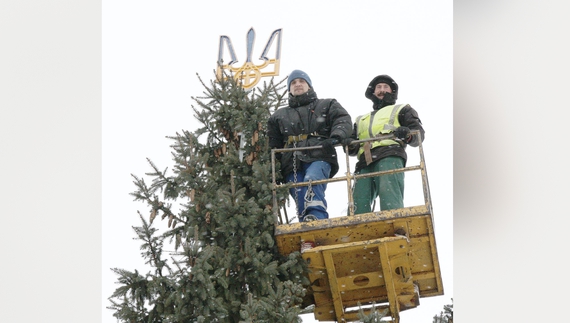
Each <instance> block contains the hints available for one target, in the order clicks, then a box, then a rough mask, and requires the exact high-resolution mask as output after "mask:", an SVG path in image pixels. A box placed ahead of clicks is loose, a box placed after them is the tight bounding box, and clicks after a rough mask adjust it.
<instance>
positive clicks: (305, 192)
mask: <svg viewBox="0 0 570 323" xmlns="http://www.w3.org/2000/svg"><path fill="white" fill-rule="evenodd" d="M287 89H288V90H289V105H288V106H286V107H283V108H280V109H278V110H277V111H275V113H273V115H271V117H270V118H269V120H268V122H267V132H268V136H269V147H270V148H271V149H273V148H284V147H287V148H291V147H312V146H322V148H321V149H310V150H300V151H296V152H284V153H282V154H280V155H279V156H278V158H279V161H280V162H281V175H282V176H283V179H284V180H285V182H287V183H289V182H294V183H300V182H309V181H316V180H321V179H327V178H332V177H333V176H334V175H335V174H336V173H337V172H338V169H339V166H338V160H337V156H336V150H335V145H336V144H339V143H341V142H342V141H343V140H344V139H346V138H349V137H350V135H351V134H352V120H351V118H350V115H349V114H348V112H347V111H346V110H345V109H344V108H343V107H342V106H341V105H340V103H338V102H337V101H336V100H335V99H319V98H317V94H316V93H315V91H314V89H313V84H312V83H311V78H310V77H309V75H307V73H305V72H303V71H301V70H294V71H293V72H291V74H289V77H288V79H287ZM326 187H327V186H326V184H319V185H308V186H300V187H296V188H292V189H291V190H290V193H291V196H292V197H293V198H294V199H295V203H296V206H297V214H298V216H299V221H300V222H303V221H304V222H308V221H314V220H320V219H328V217H329V215H328V212H327V202H326V200H325V190H326Z"/></svg>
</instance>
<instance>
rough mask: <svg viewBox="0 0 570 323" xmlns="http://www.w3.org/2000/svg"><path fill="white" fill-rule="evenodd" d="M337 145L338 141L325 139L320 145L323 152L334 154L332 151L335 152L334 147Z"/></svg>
mask: <svg viewBox="0 0 570 323" xmlns="http://www.w3.org/2000/svg"><path fill="white" fill-rule="evenodd" d="M338 143H339V141H338V139H336V138H327V139H325V140H323V142H322V143H321V145H322V146H323V150H324V151H328V152H334V150H335V149H334V145H336V144H338Z"/></svg>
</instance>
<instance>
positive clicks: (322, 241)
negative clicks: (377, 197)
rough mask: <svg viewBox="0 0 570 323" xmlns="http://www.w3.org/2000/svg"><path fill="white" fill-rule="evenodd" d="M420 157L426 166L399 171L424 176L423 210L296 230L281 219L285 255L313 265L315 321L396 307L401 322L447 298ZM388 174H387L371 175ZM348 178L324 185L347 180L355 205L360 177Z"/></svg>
mask: <svg viewBox="0 0 570 323" xmlns="http://www.w3.org/2000/svg"><path fill="white" fill-rule="evenodd" d="M389 136H391V135H389ZM384 137H386V136H383V137H379V138H377V139H372V140H381V139H385V138H384ZM363 141H365V140H363ZM363 141H362V142H363ZM286 150H287V149H274V152H280V151H286ZM419 152H420V165H418V166H412V167H406V168H402V169H400V170H395V171H411V170H419V171H421V173H422V182H423V191H424V201H425V204H423V205H418V206H412V207H404V208H401V209H394V210H386V211H378V212H370V213H365V214H358V215H349V216H344V217H337V218H330V219H325V220H318V221H313V222H302V223H289V224H287V222H288V221H285V222H284V221H283V220H282V219H281V215H280V214H277V215H278V216H279V223H281V224H279V225H277V226H276V229H275V238H276V241H277V246H278V248H279V252H280V253H281V254H282V255H285V256H287V255H289V254H290V253H292V252H295V251H300V252H301V253H302V257H303V259H305V260H306V261H307V263H308V265H309V269H310V273H309V274H308V279H309V281H310V282H311V284H310V286H308V289H307V290H308V293H309V295H308V297H307V299H308V304H305V305H309V304H314V315H315V319H317V320H319V321H337V322H350V321H356V320H358V319H359V318H358V316H357V315H358V311H359V310H360V309H362V310H364V312H365V313H369V312H370V311H371V310H372V308H375V309H377V310H378V309H380V310H383V309H388V313H389V315H390V316H391V318H392V321H393V322H395V323H398V322H399V312H400V311H403V310H407V309H412V308H415V307H417V306H418V305H419V304H420V298H421V297H430V296H437V295H443V284H442V279H441V273H440V268H439V261H438V257H437V249H436V243H435V236H434V229H433V227H434V226H433V215H432V209H431V198H430V195H429V185H428V182H427V173H426V171H425V163H424V159H423V151H422V146H421V144H420V146H419ZM347 168H349V163H348V156H347ZM382 173H386V172H378V173H371V174H367V175H366V176H379V175H381V174H382ZM346 174H347V175H346V176H345V177H339V178H333V179H329V180H323V182H330V181H341V180H345V181H347V183H348V184H347V187H348V191H349V201H352V198H351V195H352V193H351V187H350V186H351V185H350V181H351V180H353V179H357V178H358V177H359V175H352V174H351V173H350V170H349V169H348V170H347V173H346ZM274 178H275V177H274ZM320 182H321V181H314V182H312V184H313V185H315V184H319V183H320ZM307 184H308V183H296V184H294V185H307ZM288 185H291V184H288ZM274 206H276V202H275V201H274ZM278 209H279V208H278V207H274V210H278ZM350 214H353V210H352V209H351V210H350Z"/></svg>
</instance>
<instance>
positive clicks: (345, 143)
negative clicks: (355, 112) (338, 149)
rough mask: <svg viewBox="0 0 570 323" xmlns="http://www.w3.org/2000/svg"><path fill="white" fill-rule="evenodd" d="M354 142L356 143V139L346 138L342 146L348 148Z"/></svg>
mask: <svg viewBox="0 0 570 323" xmlns="http://www.w3.org/2000/svg"><path fill="white" fill-rule="evenodd" d="M353 141H354V139H352V138H344V139H343V140H342V145H343V146H346V147H348V146H350V145H351V144H352V142H353Z"/></svg>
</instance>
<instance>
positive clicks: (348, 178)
mask: <svg viewBox="0 0 570 323" xmlns="http://www.w3.org/2000/svg"><path fill="white" fill-rule="evenodd" d="M411 134H412V135H417V136H421V134H420V133H419V131H418V130H413V131H411ZM386 139H395V136H394V135H393V134H386V135H378V136H376V137H374V138H368V139H363V140H354V141H352V144H361V143H366V142H373V141H381V140H386ZM337 146H341V145H340V144H337V145H336V146H335V147H337ZM322 148H323V147H322V146H312V147H297V148H279V149H277V148H275V149H272V150H271V170H272V180H273V212H274V215H275V217H276V218H277V219H278V221H279V224H288V223H290V222H289V218H288V216H287V212H286V209H285V206H284V205H283V210H284V212H285V222H284V221H283V218H282V216H281V212H280V211H279V210H280V205H279V203H278V201H277V192H276V190H277V188H278V187H287V188H295V187H300V186H309V185H318V184H328V183H333V182H341V181H345V182H346V191H347V195H348V205H349V207H348V215H354V199H353V192H352V190H353V185H354V183H355V181H357V180H358V179H360V178H368V177H376V176H382V175H387V174H394V173H401V172H409V171H417V170H419V171H421V179H422V187H423V196H424V203H425V206H426V207H427V208H428V210H431V196H430V191H429V183H428V178H427V171H426V166H425V160H424V151H423V145H422V140H419V145H418V147H417V150H418V152H419V157H420V160H419V164H418V165H414V166H408V167H403V168H397V169H392V170H387V171H378V172H371V173H366V174H355V173H353V172H352V171H351V167H350V158H349V157H350V156H349V154H348V152H347V151H346V149H344V147H343V152H344V154H345V159H346V173H345V176H338V177H333V178H329V179H322V180H315V181H309V182H296V183H292V182H289V183H283V184H278V183H277V181H276V169H275V161H276V160H275V154H277V153H282V152H288V151H301V150H312V149H322ZM414 148H416V147H414ZM295 203H296V201H295ZM430 213H431V212H430Z"/></svg>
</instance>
